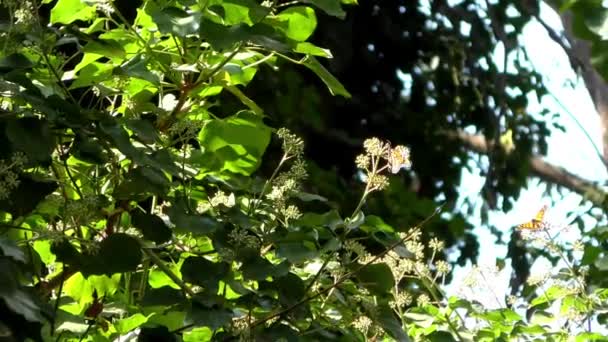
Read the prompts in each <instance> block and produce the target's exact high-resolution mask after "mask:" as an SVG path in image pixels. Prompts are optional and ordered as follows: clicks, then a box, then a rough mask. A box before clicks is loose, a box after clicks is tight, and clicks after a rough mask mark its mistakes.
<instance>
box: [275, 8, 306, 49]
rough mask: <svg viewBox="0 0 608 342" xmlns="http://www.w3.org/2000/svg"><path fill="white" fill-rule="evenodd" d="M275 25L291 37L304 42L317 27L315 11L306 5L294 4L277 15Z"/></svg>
mask: <svg viewBox="0 0 608 342" xmlns="http://www.w3.org/2000/svg"><path fill="white" fill-rule="evenodd" d="M275 19H276V21H277V22H278V23H277V24H276V25H274V26H275V27H277V28H278V29H279V30H281V31H283V33H285V36H287V37H288V38H289V39H293V40H295V41H298V42H303V41H305V40H306V39H308V38H309V37H310V36H311V35H312V33H313V32H314V31H315V28H316V27H317V17H316V16H315V11H314V10H313V9H312V8H310V7H306V6H294V7H289V8H288V9H286V10H284V11H282V12H281V13H279V14H278V15H277V16H276V17H275Z"/></svg>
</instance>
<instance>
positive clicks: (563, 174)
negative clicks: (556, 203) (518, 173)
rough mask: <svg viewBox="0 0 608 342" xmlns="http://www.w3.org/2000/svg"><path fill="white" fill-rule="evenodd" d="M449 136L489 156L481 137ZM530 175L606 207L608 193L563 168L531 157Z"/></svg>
mask: <svg viewBox="0 0 608 342" xmlns="http://www.w3.org/2000/svg"><path fill="white" fill-rule="evenodd" d="M447 135H448V136H449V137H452V138H454V139H458V140H459V141H460V142H461V143H463V144H464V145H465V146H467V147H468V148H470V149H471V150H472V151H475V152H477V153H481V154H487V153H488V152H489V151H490V150H491V149H490V147H489V146H488V145H491V144H488V143H487V141H486V139H485V138H484V137H483V136H481V135H471V134H468V133H465V132H462V131H457V132H448V133H447ZM529 163H530V169H531V170H530V173H531V174H532V175H533V176H536V177H538V178H540V179H542V180H543V181H546V182H548V183H553V184H557V185H560V186H562V187H564V188H567V189H569V190H571V191H574V192H576V193H578V194H579V195H581V196H583V197H585V198H586V199H587V200H589V201H591V202H592V203H593V204H594V205H596V206H598V207H604V205H605V200H606V198H607V195H608V193H606V191H604V190H603V189H601V188H600V187H599V185H597V184H595V183H594V182H592V181H590V180H587V179H584V178H581V177H579V176H577V175H575V174H573V173H571V172H569V171H568V170H566V169H564V168H563V167H560V166H556V165H553V164H550V163H548V162H546V161H544V160H543V159H542V158H540V157H537V156H532V157H530V160H529Z"/></svg>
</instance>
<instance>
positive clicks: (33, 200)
mask: <svg viewBox="0 0 608 342" xmlns="http://www.w3.org/2000/svg"><path fill="white" fill-rule="evenodd" d="M57 186H58V185H57V183H55V182H52V181H46V180H38V179H35V178H33V177H32V176H28V175H21V176H20V177H19V185H18V186H17V188H15V189H13V190H12V191H11V197H10V198H9V199H4V200H0V210H3V211H6V212H9V213H11V214H12V215H13V217H20V216H24V215H26V214H29V213H31V212H32V210H34V209H35V208H36V206H37V205H38V203H40V202H41V201H42V200H43V199H44V198H45V197H46V196H48V195H49V194H51V193H52V192H53V191H55V189H57Z"/></svg>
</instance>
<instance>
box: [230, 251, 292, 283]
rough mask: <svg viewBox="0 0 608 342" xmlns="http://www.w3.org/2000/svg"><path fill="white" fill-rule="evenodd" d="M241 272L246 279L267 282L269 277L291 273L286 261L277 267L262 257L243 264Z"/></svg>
mask: <svg viewBox="0 0 608 342" xmlns="http://www.w3.org/2000/svg"><path fill="white" fill-rule="evenodd" d="M241 270H242V271H243V277H244V278H245V279H250V280H265V279H266V278H268V277H280V276H284V275H286V274H287V272H289V263H287V262H285V261H284V262H282V263H280V264H278V265H275V264H273V263H271V262H270V261H268V260H266V259H264V258H262V257H253V258H251V259H248V260H245V261H244V262H243V265H242V267H241Z"/></svg>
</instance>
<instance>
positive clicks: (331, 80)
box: [302, 56, 351, 98]
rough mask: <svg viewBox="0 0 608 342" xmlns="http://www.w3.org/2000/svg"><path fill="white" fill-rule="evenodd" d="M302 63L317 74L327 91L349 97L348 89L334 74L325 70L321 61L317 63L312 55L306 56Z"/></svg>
mask: <svg viewBox="0 0 608 342" xmlns="http://www.w3.org/2000/svg"><path fill="white" fill-rule="evenodd" d="M302 64H303V65H304V66H305V67H307V68H308V69H310V70H312V71H313V72H314V73H315V74H317V76H318V77H319V78H320V79H321V80H322V81H323V83H325V85H326V86H327V88H328V89H329V92H330V93H331V94H332V95H342V96H344V97H346V98H350V97H351V95H350V93H349V92H348V90H346V88H344V86H343V85H342V83H340V81H338V79H336V78H335V77H334V75H332V74H331V73H330V72H329V71H327V69H325V67H324V66H323V65H322V64H321V63H319V61H317V60H316V59H315V58H314V57H312V56H309V57H307V58H306V59H305V60H304V61H303V62H302Z"/></svg>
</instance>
